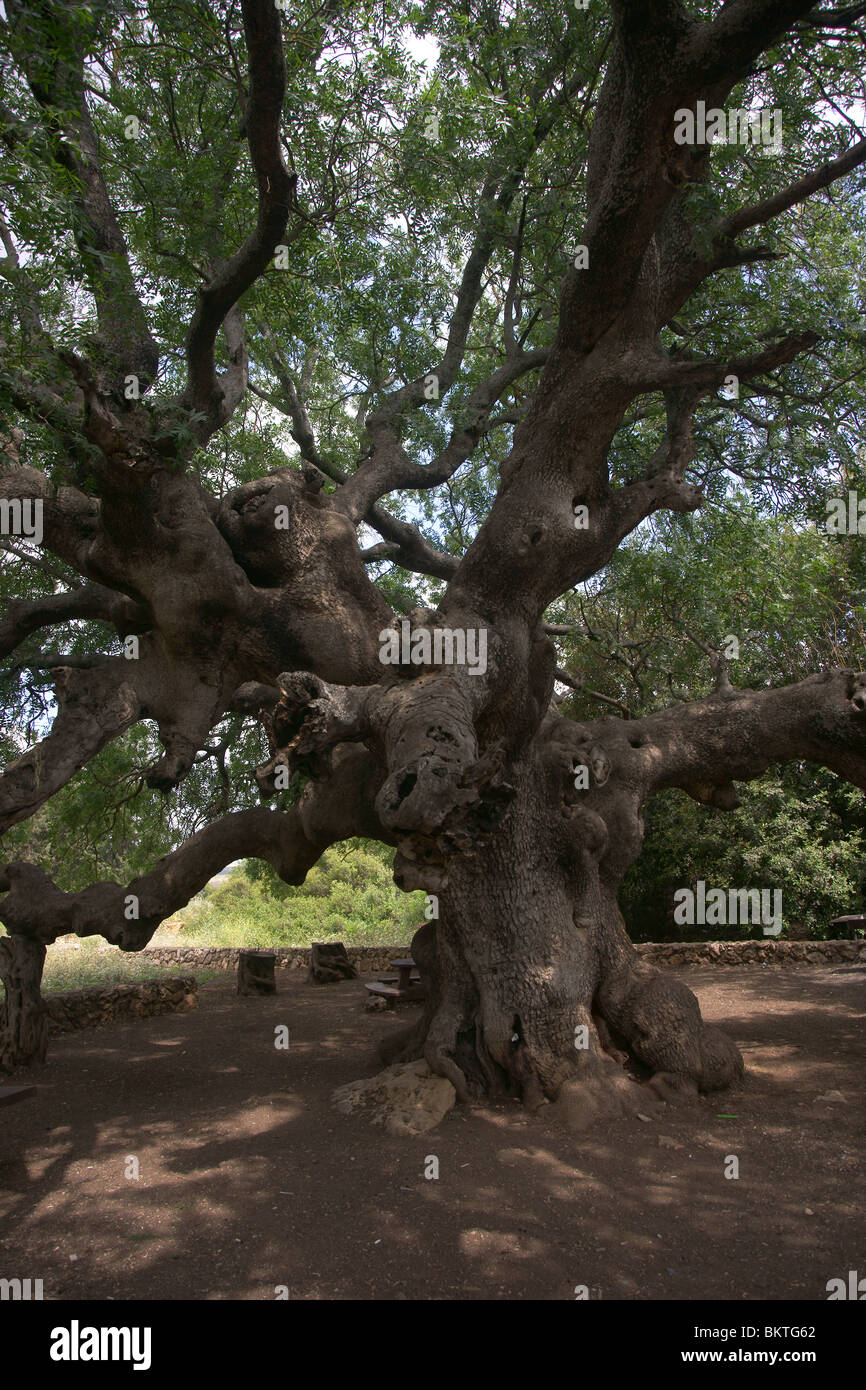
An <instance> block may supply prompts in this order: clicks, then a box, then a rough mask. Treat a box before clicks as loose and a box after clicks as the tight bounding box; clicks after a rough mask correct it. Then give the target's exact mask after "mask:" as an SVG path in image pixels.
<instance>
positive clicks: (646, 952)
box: [143, 940, 866, 975]
mask: <svg viewBox="0 0 866 1390" xmlns="http://www.w3.org/2000/svg"><path fill="white" fill-rule="evenodd" d="M409 949H410V948H409V947H408V946H355V947H352V946H348V945H347V946H346V951H347V953H348V956H349V960H350V961H351V963H352V965H353V966H354V967H355V969H356V970H357V971H358V973H359V974H361V975H364V974H369V973H371V972H373V971H377V970H387V969H388V966H389V962H390V961H392V960H396V959H398V958H399V957H401V956H407V955H408V954H409ZM635 950H636V951H637V952H638V954H639V955H641V956H644V957H645V958H646V959H647V960H649V961H651V962H652V964H653V965H657V966H658V967H659V968H660V969H662V968H664V969H676V968H677V967H679V966H689V965H722V966H734V965H737V966H739V965H758V966H761V965H776V966H782V965H784V966H787V965H851V964H856V963H857V962H858V961H862V962H863V963H864V964H866V940H863V941H665V942H660V943H659V942H644V943H641V944H640V945H638V946H636V947H635ZM274 954H275V956H276V958H277V959H276V968H277V970H307V969H308V968H309V965H310V956H311V954H312V953H311V951H310V949H309V948H308V947H303V946H277V947H275V948H274ZM143 959H145V960H147V961H152V962H153V964H154V965H159V966H164V967H165V966H175V967H177V966H189V967H197V968H199V969H208V970H236V969H237V964H238V951H237V948H235V947H233V946H202V947H196V946H153V947H148V948H147V950H145V951H144V953H143Z"/></svg>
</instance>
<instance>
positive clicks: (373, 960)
mask: <svg viewBox="0 0 866 1390" xmlns="http://www.w3.org/2000/svg"><path fill="white" fill-rule="evenodd" d="M344 944H345V943H344ZM238 949H239V948H238V947H237V946H148V947H147V948H146V949H145V950H144V952H143V953H142V959H143V960H145V961H148V962H151V961H152V962H153V964H154V965H159V966H184V965H187V966H193V967H194V966H198V968H199V969H200V970H236V969H237V965H238ZM250 949H251V950H255V949H257V948H256V947H251V948H250ZM261 949H262V950H271V949H273V952H274V955H275V956H276V958H277V963H276V968H277V970H308V969H309V968H310V957H311V956H312V954H313V953H312V951H311V950H310V948H309V946H275V947H273V948H271V947H262V948H261ZM346 954H347V955H348V957H349V960H350V962H351V963H352V965H353V966H354V967H355V969H356V970H357V971H358V973H359V974H360V975H365V974H369V973H370V972H371V971H374V970H387V969H388V968H389V962H390V961H392V960H399V959H400V958H401V957H406V956H408V955H409V947H408V946H346Z"/></svg>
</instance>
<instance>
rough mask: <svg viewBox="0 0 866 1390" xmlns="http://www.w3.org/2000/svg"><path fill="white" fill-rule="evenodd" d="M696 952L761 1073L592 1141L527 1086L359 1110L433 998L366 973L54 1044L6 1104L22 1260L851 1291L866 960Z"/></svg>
mask: <svg viewBox="0 0 866 1390" xmlns="http://www.w3.org/2000/svg"><path fill="white" fill-rule="evenodd" d="M678 973H679V974H680V976H681V978H682V979H684V980H685V982H686V983H687V984H689V985H690V987H691V988H693V989H694V990H695V991H696V993H697V995H698V997H699V999H700V1002H701V1007H702V1010H703V1013H704V1017H705V1018H706V1019H708V1020H710V1021H714V1022H719V1023H721V1024H723V1025H724V1026H725V1027H726V1028H727V1029H728V1030H729V1031H730V1032H731V1034H732V1036H734V1037H735V1038H736V1040H737V1042H738V1043H739V1044H740V1047H741V1048H742V1050H743V1053H744V1056H745V1059H746V1066H747V1076H746V1079H745V1081H744V1083H743V1085H742V1086H741V1087H740V1088H739V1089H738V1090H736V1091H733V1092H728V1093H723V1094H721V1095H717V1096H711V1097H706V1098H702V1099H701V1100H700V1101H699V1102H697V1103H694V1104H691V1105H688V1106H686V1107H677V1108H675V1109H674V1108H671V1107H664V1108H657V1107H654V1106H651V1105H647V1107H646V1114H647V1116H648V1117H649V1118H648V1119H647V1120H646V1121H643V1120H640V1119H636V1118H630V1119H622V1120H615V1121H609V1122H607V1123H606V1124H603V1125H601V1126H600V1127H599V1128H597V1129H595V1130H593V1131H591V1132H589V1133H587V1134H573V1133H568V1132H566V1131H565V1130H563V1129H561V1128H560V1127H559V1125H558V1124H557V1123H556V1121H555V1119H554V1117H553V1112H552V1110H551V1108H550V1107H547V1108H545V1109H542V1110H541V1111H540V1112H539V1113H538V1114H537V1115H535V1116H530V1115H528V1114H527V1113H526V1112H525V1111H524V1110H523V1109H522V1108H521V1107H520V1106H519V1105H518V1104H516V1103H511V1104H509V1105H503V1106H500V1107H497V1108H491V1109H484V1110H472V1111H467V1110H465V1109H462V1108H458V1109H456V1110H454V1111H452V1112H451V1114H450V1115H448V1116H447V1117H446V1119H445V1120H444V1121H443V1122H442V1123H441V1125H440V1126H439V1128H438V1129H436V1130H434V1131H433V1132H431V1133H430V1134H427V1135H425V1136H422V1137H420V1138H417V1139H397V1138H392V1137H389V1136H388V1135H386V1134H385V1133H384V1132H383V1131H382V1130H381V1129H380V1128H375V1127H373V1126H372V1125H370V1124H369V1122H368V1121H367V1120H365V1119H363V1118H358V1117H356V1116H342V1115H340V1114H338V1113H337V1112H336V1111H334V1110H333V1109H332V1107H331V1105H330V1101H329V1097H330V1094H331V1091H332V1090H333V1089H334V1088H335V1087H336V1086H339V1085H341V1084H342V1083H343V1082H346V1081H352V1080H355V1079H357V1078H358V1077H360V1076H365V1075H369V1074H371V1073H372V1072H373V1071H375V1070H376V1069H377V1064H376V1061H375V1056H374V1045H375V1043H376V1040H377V1039H378V1038H380V1037H381V1036H382V1035H383V1034H386V1033H387V1032H388V1031H389V1030H391V1029H393V1028H395V1027H399V1026H400V1025H401V1023H402V1022H404V1021H405V1020H406V1019H407V1018H408V1017H411V1013H412V1008H413V1006H411V1005H405V1006H403V1007H402V1008H401V1009H400V1010H399V1011H398V1012H397V1015H396V1016H392V1015H387V1014H369V1013H367V1012H366V1011H365V1009H364V1005H363V996H364V990H363V988H362V986H361V984H360V982H347V983H345V984H340V985H334V986H327V987H323V988H316V987H315V986H311V985H308V984H307V983H306V982H305V981H304V980H303V979H299V978H297V977H296V976H295V975H294V973H292V974H281V973H279V972H278V979H279V985H278V988H279V993H278V994H277V995H276V996H275V997H270V998H264V999H255V998H238V997H237V996H236V995H235V993H234V988H235V982H234V978H233V977H224V978H220V979H217V980H211V981H209V982H208V983H206V984H205V985H203V986H202V988H201V991H200V996H199V997H200V1008H199V1009H198V1010H197V1011H196V1012H193V1013H189V1014H183V1015H175V1016H168V1017H165V1018H157V1019H142V1020H140V1021H136V1022H130V1023H123V1024H114V1025H111V1026H109V1027H106V1028H103V1029H99V1030H96V1031H93V1032H87V1033H78V1034H71V1035H68V1036H65V1037H62V1038H54V1039H53V1040H52V1041H51V1044H50V1056H49V1059H48V1061H47V1062H46V1063H45V1064H44V1065H43V1066H41V1067H36V1068H33V1069H32V1070H31V1072H30V1073H29V1074H28V1078H27V1079H30V1080H33V1081H35V1082H36V1083H37V1085H38V1087H39V1092H38V1095H37V1097H36V1098H35V1099H30V1100H27V1101H24V1102H22V1103H21V1104H20V1105H17V1106H15V1107H12V1108H10V1109H8V1110H4V1111H3V1114H2V1126H0V1277H8V1278H12V1277H20V1278H27V1277H30V1278H41V1279H42V1280H43V1282H44V1290H45V1298H46V1299H79V1298H83V1299H106V1298H113V1299H147V1298H157V1299H273V1298H274V1297H275V1289H276V1287H277V1286H286V1287H287V1289H288V1293H289V1296H290V1298H293V1299H298V1298H301V1299H350V1298H361V1299H450V1298H457V1299H489V1298H493V1299H572V1298H574V1296H575V1286H577V1285H586V1286H587V1287H588V1288H589V1290H590V1296H591V1297H594V1298H598V1297H601V1298H603V1299H699V1298H711V1299H726V1300H728V1299H729V1300H742V1299H747V1300H749V1299H766V1298H770V1299H798V1300H826V1297H827V1293H826V1284H827V1281H828V1279H831V1278H836V1277H842V1278H846V1277H847V1272H848V1271H849V1270H850V1269H856V1270H860V1271H866V1230H864V1227H866V1223H864V1216H863V1204H862V1195H863V1191H864V1142H863V1141H864V1131H866V1116H864V1106H863V1058H864V1019H866V969H864V967H863V966H847V967H838V968H832V969H831V968H811V967H806V968H792V969H788V970H779V969H717V970H714V969H712V968H709V967H707V968H701V969H691V970H684V971H680V972H678ZM280 1024H284V1025H286V1026H287V1027H288V1028H289V1030H290V1046H289V1049H288V1051H284V1050H278V1049H277V1048H276V1047H275V1046H274V1041H275V1028H276V1027H277V1026H278V1025H280ZM21 1079H24V1077H23V1076H22V1078H21ZM830 1093H836V1094H835V1095H830ZM824 1097H829V1098H827V1099H823V1098H824ZM431 1155H432V1156H435V1157H436V1158H438V1160H439V1177H438V1179H427V1178H425V1176H424V1172H425V1166H426V1167H427V1168H428V1169H429V1168H432V1165H430V1164H427V1163H426V1159H427V1157H428V1156H431ZM730 1156H733V1157H736V1158H737V1159H738V1161H739V1177H738V1178H733V1177H726V1176H725V1172H726V1168H727V1170H728V1171H732V1169H733V1165H732V1164H731V1163H730V1161H729V1158H730ZM131 1157H132V1158H137V1160H138V1165H139V1171H140V1176H139V1178H138V1179H137V1180H136V1179H135V1178H134V1177H127V1176H126V1173H127V1171H132V1169H133V1167H134V1165H132V1164H130V1163H129V1159H130V1158H131Z"/></svg>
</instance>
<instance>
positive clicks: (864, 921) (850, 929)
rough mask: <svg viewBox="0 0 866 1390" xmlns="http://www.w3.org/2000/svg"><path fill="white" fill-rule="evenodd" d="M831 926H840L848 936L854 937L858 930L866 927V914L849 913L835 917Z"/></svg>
mask: <svg viewBox="0 0 866 1390" xmlns="http://www.w3.org/2000/svg"><path fill="white" fill-rule="evenodd" d="M830 926H831V927H838V928H839V929H840V931H844V932H845V935H846V936H848V937H853V935H854V933H855V932H856V931H863V929H864V928H866V916H864V915H863V914H861V913H849V914H848V915H847V916H845V917H834V918H833V920H832V922H831V923H830Z"/></svg>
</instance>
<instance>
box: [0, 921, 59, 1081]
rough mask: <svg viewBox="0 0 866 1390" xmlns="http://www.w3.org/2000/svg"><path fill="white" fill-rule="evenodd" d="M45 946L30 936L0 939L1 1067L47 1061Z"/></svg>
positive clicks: (0, 1068) (5, 1069) (4, 1068)
mask: <svg viewBox="0 0 866 1390" xmlns="http://www.w3.org/2000/svg"><path fill="white" fill-rule="evenodd" d="M44 964H45V947H44V946H43V945H42V943H41V942H39V941H33V940H31V939H30V938H29V937H26V936H5V937H3V938H2V940H0V979H2V981H3V985H4V988H5V990H6V1001H5V1003H4V1004H3V1005H2V1007H0V1071H12V1070H13V1069H14V1068H15V1067H23V1066H27V1065H28V1064H29V1063H30V1062H44V1061H45V1048H46V1043H47V1039H48V1021H47V1017H46V1013H45V1005H44V1003H43V1002H42V992H41V988H40V986H41V983H42V968H43V966H44Z"/></svg>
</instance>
